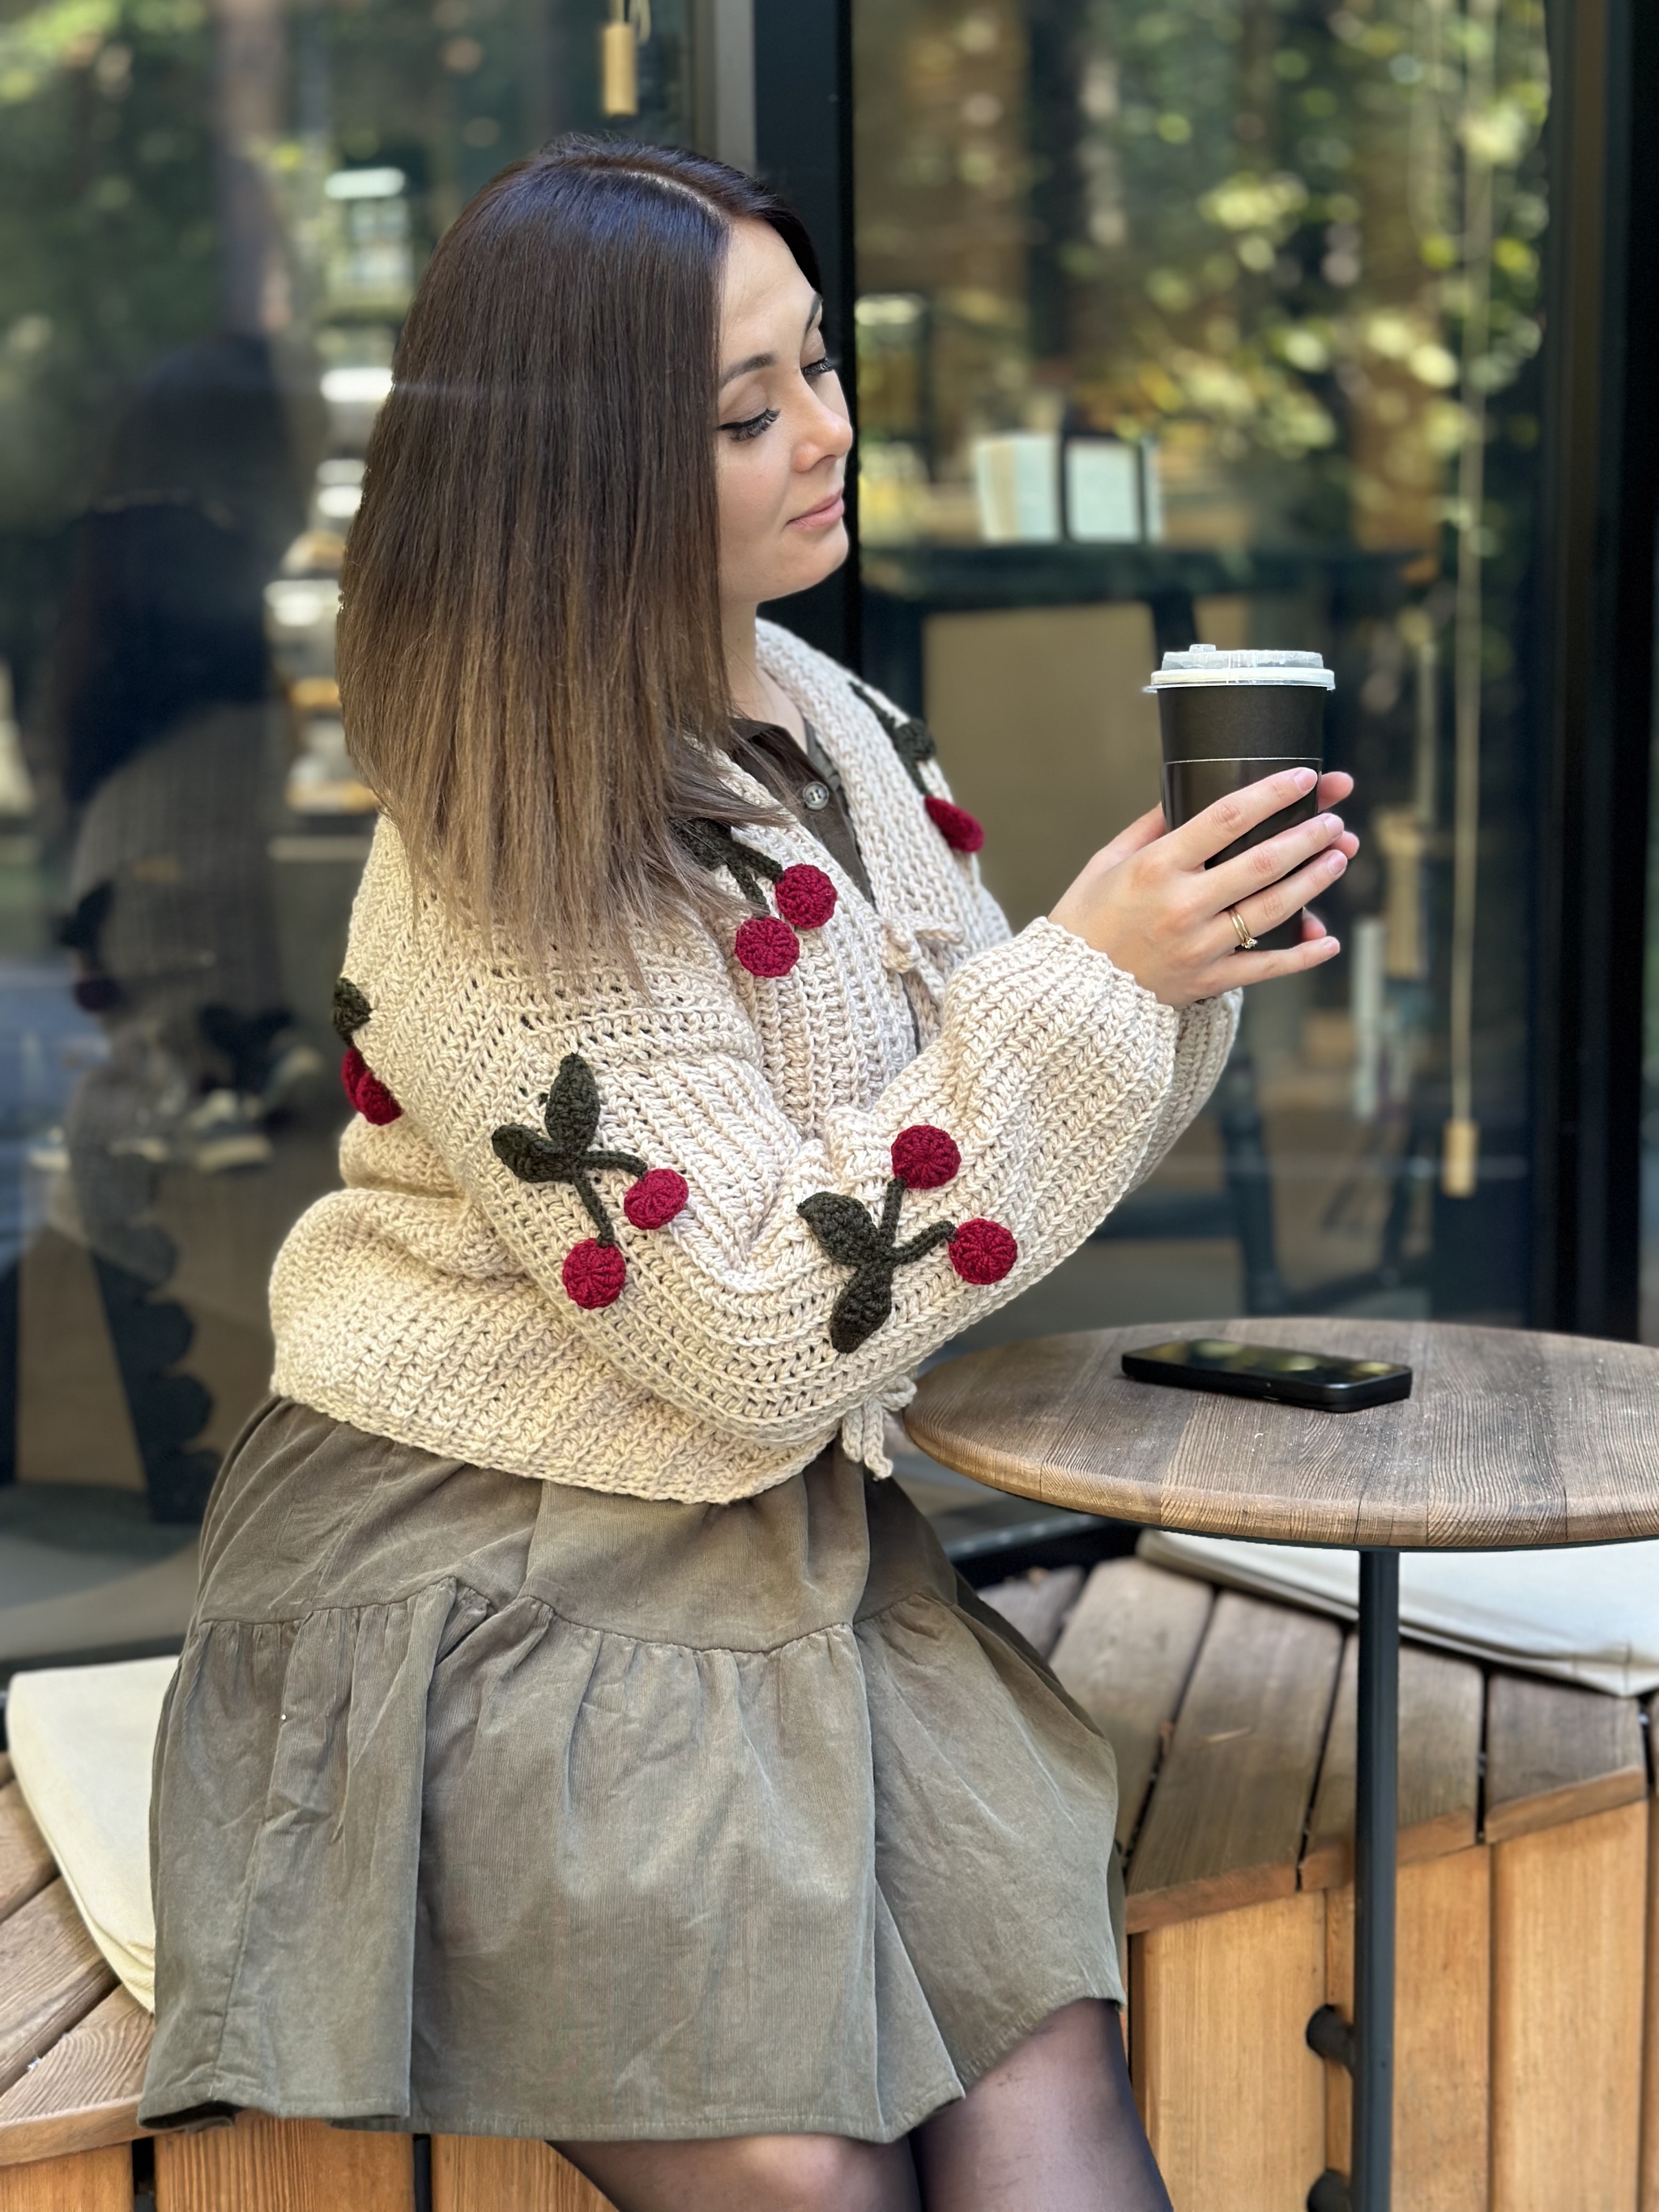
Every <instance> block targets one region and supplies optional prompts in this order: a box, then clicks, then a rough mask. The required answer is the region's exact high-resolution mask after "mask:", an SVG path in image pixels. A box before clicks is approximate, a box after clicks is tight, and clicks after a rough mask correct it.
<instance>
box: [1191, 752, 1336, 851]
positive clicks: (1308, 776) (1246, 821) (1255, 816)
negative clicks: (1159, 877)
mask: <svg viewBox="0 0 1659 2212" xmlns="http://www.w3.org/2000/svg"><path fill="white" fill-rule="evenodd" d="M1316 781H1318V779H1317V778H1316V775H1314V772H1313V770H1312V769H1310V768H1289V769H1280V771H1279V774H1278V775H1269V776H1264V777H1263V778H1262V780H1261V782H1260V783H1249V784H1246V785H1245V787H1244V788H1243V791H1234V792H1230V793H1228V795H1227V797H1226V798H1225V799H1217V800H1216V802H1215V804H1214V805H1212V806H1206V808H1205V809H1204V811H1203V812H1202V813H1201V814H1194V817H1193V818H1192V820H1191V821H1190V822H1187V823H1182V826H1181V828H1180V829H1172V830H1171V831H1170V859H1171V860H1174V861H1175V862H1176V866H1179V867H1183V868H1201V867H1202V866H1204V864H1205V862H1206V860H1214V858H1215V856H1216V854H1218V853H1225V851H1226V849H1227V848H1228V846H1229V845H1231V844H1236V843H1237V841H1238V839H1239V838H1241V837H1242V836H1244V835H1245V833H1246V832H1247V831H1248V830H1251V829H1255V828H1257V827H1258V826H1259V824H1261V823H1263V822H1265V821H1267V818H1268V817H1269V816H1270V815H1273V814H1278V813H1279V812H1281V811H1283V809H1284V808H1285V807H1287V806H1294V805H1295V804H1296V802H1297V799H1305V798H1306V797H1307V795H1308V793H1310V791H1311V790H1312V789H1313V787H1314V785H1315V783H1316Z"/></svg>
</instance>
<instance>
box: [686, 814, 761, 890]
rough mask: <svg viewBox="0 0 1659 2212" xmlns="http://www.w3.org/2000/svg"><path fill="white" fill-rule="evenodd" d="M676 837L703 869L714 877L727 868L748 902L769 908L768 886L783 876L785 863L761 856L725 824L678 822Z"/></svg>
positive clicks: (699, 821) (698, 821) (692, 820)
mask: <svg viewBox="0 0 1659 2212" xmlns="http://www.w3.org/2000/svg"><path fill="white" fill-rule="evenodd" d="M674 834H675V836H677V837H678V839H679V841H680V842H681V844H682V845H684V848H685V849H686V851H687V852H688V853H690V855H691V857H692V859H693V860H695V861H696V864H697V866H699V867H700V868H707V869H708V871H709V872H710V874H713V873H714V872H716V871H717V870H719V869H720V868H725V869H726V871H727V872H729V873H730V874H731V875H732V877H733V878H734V879H735V880H736V883H737V886H738V890H740V891H741V892H742V893H743V895H744V897H745V898H746V899H748V900H749V901H750V902H751V903H752V904H753V905H755V906H757V907H760V908H765V905H766V892H765V889H764V885H765V884H775V883H776V881H777V880H778V878H779V877H780V876H781V874H782V873H783V867H782V864H781V862H780V861H777V860H774V859H773V858H772V856H771V854H769V853H757V851H756V850H755V848H754V847H753V846H752V845H745V844H744V843H743V842H741V841H740V840H739V839H738V838H737V837H735V836H733V835H732V831H731V830H730V829H728V828H727V826H726V823H724V822H707V821H704V820H702V818H701V817H694V818H693V819H691V820H689V821H684V822H677V823H675V824H674Z"/></svg>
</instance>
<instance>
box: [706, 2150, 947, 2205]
mask: <svg viewBox="0 0 1659 2212" xmlns="http://www.w3.org/2000/svg"><path fill="white" fill-rule="evenodd" d="M901 2157H904V2158H907V2159H908V2152H906V2151H905V2148H904V2146H903V2145H902V2143H901V2144H897V2145H894V2146H890V2147H886V2148H884V2147H882V2146H879V2145H878V2144H875V2143H866V2142H852V2141H850V2140H849V2139H848V2137H847V2136H749V2137H748V2138H747V2139H746V2141H745V2142H744V2143H743V2145H742V2146H741V2161H742V2164H741V2173H742V2179H743V2180H744V2184H745V2185H746V2187H747V2189H748V2190H749V2191H750V2192H751V2193H750V2195H748V2196H746V2197H744V2203H746V2204H752V2205H753V2206H754V2207H755V2208H756V2212H760V2208H761V2207H763V2206H764V2207H765V2208H766V2212H907V2208H908V2205H909V2204H910V2203H911V2202H912V2199H911V2197H910V2194H909V2192H908V2190H907V2191H903V2192H902V2193H897V2192H896V2191H895V2187H894V2180H895V2178H896V2167H897V2163H898V2160H899V2159H900V2158H901Z"/></svg>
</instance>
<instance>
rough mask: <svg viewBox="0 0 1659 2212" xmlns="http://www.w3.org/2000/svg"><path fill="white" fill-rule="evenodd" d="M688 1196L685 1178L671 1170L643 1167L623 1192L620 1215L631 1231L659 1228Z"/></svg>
mask: <svg viewBox="0 0 1659 2212" xmlns="http://www.w3.org/2000/svg"><path fill="white" fill-rule="evenodd" d="M690 1195H691V1194H690V1191H689V1190H688V1189H687V1188H686V1184H685V1177H684V1176H683V1175H676V1174H675V1172H674V1170H673V1169H672V1168H647V1170H646V1171H645V1173H644V1174H643V1175H642V1176H641V1177H640V1179H639V1181H638V1182H631V1183H629V1186H628V1188H627V1189H626V1190H625V1191H624V1192H623V1212H624V1213H625V1214H626V1215H627V1216H628V1218H629V1220H630V1221H631V1222H632V1223H633V1225H634V1226H635V1229H661V1228H662V1227H664V1226H665V1224H667V1223H668V1222H671V1220H672V1219H673V1218H674V1216H675V1215H676V1214H677V1213H678V1212H679V1210H680V1208H681V1207H682V1206H684V1204H685V1201H686V1200H687V1199H688V1198H690Z"/></svg>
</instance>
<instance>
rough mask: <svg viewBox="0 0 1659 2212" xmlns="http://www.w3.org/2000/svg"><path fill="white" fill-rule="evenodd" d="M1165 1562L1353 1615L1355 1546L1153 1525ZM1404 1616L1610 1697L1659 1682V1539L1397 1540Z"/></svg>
mask: <svg viewBox="0 0 1659 2212" xmlns="http://www.w3.org/2000/svg"><path fill="white" fill-rule="evenodd" d="M1137 1548H1138V1550H1139V1553H1140V1556H1141V1558H1142V1559H1151V1560H1152V1561H1154V1562H1155V1563H1156V1564H1157V1565H1158V1566H1161V1567H1174V1568H1176V1569H1178V1570H1179V1571H1182V1572H1183V1573H1186V1574H1190V1575H1198V1576H1200V1577H1202V1578H1203V1579H1204V1580H1205V1581H1206V1582H1213V1583H1228V1584H1231V1586H1232V1587H1234V1588H1236V1589H1247V1590H1255V1591H1257V1592H1259V1593H1260V1594H1261V1595H1263V1596H1266V1597H1282V1598H1285V1599H1288V1600H1289V1601H1291V1603H1292V1604H1296V1605H1306V1606H1313V1607H1317V1608H1318V1610H1319V1611H1321V1612H1322V1613H1337V1614H1339V1615H1340V1616H1342V1617H1343V1618H1346V1619H1347V1620H1352V1619H1353V1617H1354V1615H1355V1613H1357V1612H1358V1602H1359V1600H1358V1591H1359V1565H1358V1553H1356V1552H1347V1551H1322V1550H1321V1549H1319V1548H1318V1547H1316V1546H1314V1545H1303V1544H1247V1543H1242V1542H1239V1541H1237V1540H1236V1539H1234V1538H1232V1537H1223V1536H1182V1535H1176V1534H1174V1533H1173V1532H1172V1531H1170V1530H1169V1529H1164V1528H1149V1529H1147V1530H1146V1532H1145V1533H1144V1534H1143V1535H1142V1536H1141V1538H1140V1541H1139V1546H1138V1547H1137ZM1400 1624H1401V1627H1402V1628H1403V1629H1404V1630H1405V1631H1406V1632H1407V1634H1408V1635H1410V1636H1413V1637H1414V1638H1416V1639H1417V1640H1418V1641H1419V1643H1423V1644H1440V1645H1442V1646H1443V1648H1444V1649H1445V1650H1449V1651H1465V1652H1468V1654H1469V1656H1471V1657H1472V1658H1475V1659H1481V1660H1484V1661H1486V1663H1487V1664H1488V1665H1492V1664H1494V1663H1496V1664H1499V1665H1502V1666H1506V1667H1522V1668H1526V1669H1528V1671H1529V1672H1530V1673H1532V1674H1555V1675H1559V1676H1560V1677H1561V1678H1562V1679H1563V1680H1565V1681H1569V1682H1582V1683H1583V1684H1585V1685H1586V1686H1588V1687H1589V1688H1591V1689H1595V1690H1605V1691H1607V1692H1608V1694H1609V1695H1610V1696H1613V1697H1616V1698H1634V1697H1640V1696H1642V1695H1643V1694H1644V1692H1647V1691H1649V1690H1652V1689H1656V1688H1659V1543H1638V1544H1594V1545H1589V1544H1585V1545H1572V1546H1569V1547H1564V1548H1560V1549H1557V1550H1555V1551H1545V1552H1402V1553H1401V1556H1400Z"/></svg>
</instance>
